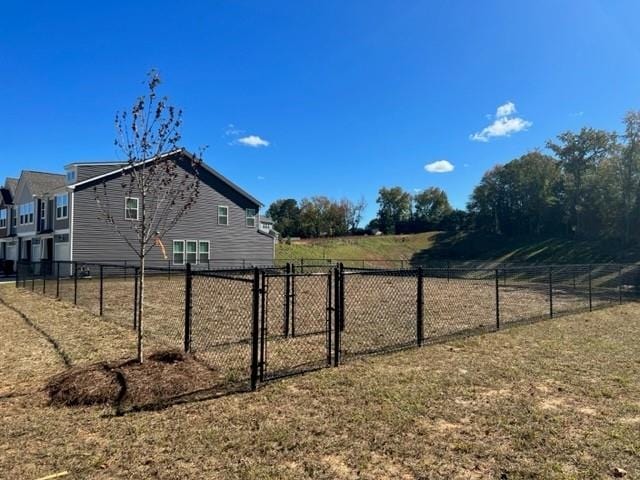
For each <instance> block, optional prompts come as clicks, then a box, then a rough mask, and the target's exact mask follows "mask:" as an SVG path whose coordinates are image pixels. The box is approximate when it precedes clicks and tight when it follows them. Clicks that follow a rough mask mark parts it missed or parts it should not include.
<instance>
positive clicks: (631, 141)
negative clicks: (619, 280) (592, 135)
mask: <svg viewBox="0 0 640 480" xmlns="http://www.w3.org/2000/svg"><path fill="white" fill-rule="evenodd" d="M624 124H625V133H624V140H625V143H624V145H622V146H621V148H620V150H619V152H618V155H617V156H616V159H615V169H616V174H617V175H616V176H617V179H618V184H619V185H620V194H621V200H622V223H623V226H622V232H623V244H624V245H625V246H626V245H628V244H629V239H630V236H631V228H632V223H633V222H632V218H634V215H633V212H634V210H637V209H638V206H639V205H640V202H639V200H640V198H639V197H640V111H631V112H628V113H627V114H626V115H625V117H624ZM635 217H636V218H637V217H638V216H637V215H635ZM636 224H637V221H636Z"/></svg>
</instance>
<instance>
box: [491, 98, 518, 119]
mask: <svg viewBox="0 0 640 480" xmlns="http://www.w3.org/2000/svg"><path fill="white" fill-rule="evenodd" d="M514 113H516V104H515V103H513V102H507V103H505V104H504V105H500V106H499V107H498V108H497V109H496V117H497V118H501V117H508V116H509V115H513V114H514Z"/></svg>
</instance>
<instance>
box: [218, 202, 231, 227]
mask: <svg viewBox="0 0 640 480" xmlns="http://www.w3.org/2000/svg"><path fill="white" fill-rule="evenodd" d="M218 225H229V207H226V206H224V205H219V206H218Z"/></svg>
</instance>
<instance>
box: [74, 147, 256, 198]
mask: <svg viewBox="0 0 640 480" xmlns="http://www.w3.org/2000/svg"><path fill="white" fill-rule="evenodd" d="M173 155H184V156H186V157H188V158H189V159H191V160H195V159H196V157H195V155H193V154H192V153H191V152H189V151H187V150H186V149H184V148H181V149H178V150H173V151H171V152H167V153H163V154H162V155H159V156H157V157H154V158H150V159H149V160H146V161H145V162H144V163H148V162H153V161H155V160H158V159H160V158H164V157H167V156H173ZM119 165H122V164H119ZM130 168H133V167H132V166H131V165H129V164H126V166H124V167H120V168H116V169H114V170H112V171H110V172H107V173H105V174H102V175H98V176H96V177H92V178H88V179H86V180H83V181H81V182H77V183H74V184H72V185H69V188H70V189H72V190H75V189H77V188H81V187H84V186H85V185H88V184H91V183H93V182H95V181H97V180H102V179H106V178H109V177H111V176H112V175H116V174H118V173H122V172H125V171H127V170H129V169H130ZM200 168H202V169H203V170H205V171H207V172H208V173H210V174H211V175H213V176H214V177H216V178H217V179H218V180H220V181H221V182H222V183H224V184H226V185H227V186H228V187H230V188H231V189H233V190H235V191H236V192H237V193H239V194H240V195H242V196H243V197H245V198H247V199H248V200H250V201H251V202H253V203H255V204H256V205H259V206H264V204H263V203H262V202H261V201H260V200H258V199H257V198H255V197H254V196H252V195H250V194H249V193H247V192H246V191H245V190H243V189H242V188H240V187H239V186H238V185H236V184H235V183H233V182H232V181H231V180H229V179H228V178H226V177H225V176H224V175H222V174H221V173H220V172H218V171H217V170H215V169H213V168H212V167H210V166H209V165H207V164H206V163H204V162H202V163H201V164H200Z"/></svg>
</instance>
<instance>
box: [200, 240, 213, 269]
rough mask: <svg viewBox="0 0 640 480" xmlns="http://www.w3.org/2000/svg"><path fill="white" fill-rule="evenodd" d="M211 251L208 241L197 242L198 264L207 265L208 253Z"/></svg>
mask: <svg viewBox="0 0 640 480" xmlns="http://www.w3.org/2000/svg"><path fill="white" fill-rule="evenodd" d="M210 251H211V247H210V243H209V240H200V241H199V242H198V263H204V264H207V265H208V264H209V252H210Z"/></svg>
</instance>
